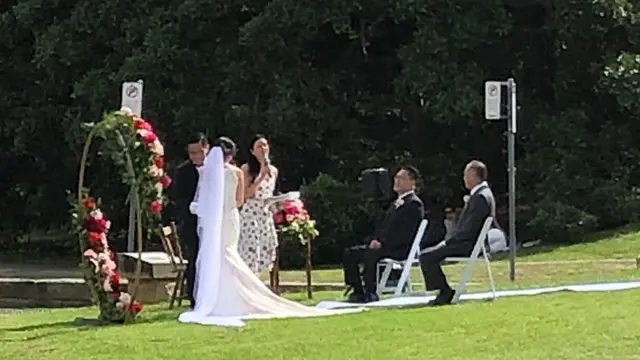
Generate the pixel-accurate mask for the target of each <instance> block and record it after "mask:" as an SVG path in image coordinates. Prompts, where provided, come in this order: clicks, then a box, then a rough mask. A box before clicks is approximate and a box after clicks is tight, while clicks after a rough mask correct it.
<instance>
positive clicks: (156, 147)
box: [149, 139, 164, 156]
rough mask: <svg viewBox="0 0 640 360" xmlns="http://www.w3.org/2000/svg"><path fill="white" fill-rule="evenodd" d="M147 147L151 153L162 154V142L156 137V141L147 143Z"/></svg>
mask: <svg viewBox="0 0 640 360" xmlns="http://www.w3.org/2000/svg"><path fill="white" fill-rule="evenodd" d="M149 149H150V150H151V152H152V153H154V154H156V155H158V156H163V155H164V146H162V143H161V142H160V140H158V139H156V141H154V142H152V143H150V144H149Z"/></svg>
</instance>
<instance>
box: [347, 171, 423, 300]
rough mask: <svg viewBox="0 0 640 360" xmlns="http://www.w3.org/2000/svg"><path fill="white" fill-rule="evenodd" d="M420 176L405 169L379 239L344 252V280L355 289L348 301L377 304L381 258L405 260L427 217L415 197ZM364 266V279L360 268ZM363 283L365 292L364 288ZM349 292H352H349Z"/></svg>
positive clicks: (399, 174) (396, 183) (397, 180)
mask: <svg viewBox="0 0 640 360" xmlns="http://www.w3.org/2000/svg"><path fill="white" fill-rule="evenodd" d="M419 177H420V174H419V173H418V170H417V169H416V168H414V167H413V166H403V167H401V168H400V170H399V171H398V172H397V173H396V175H395V176H394V177H393V191H395V192H396V193H397V194H398V198H397V200H396V201H394V203H393V204H392V206H391V207H390V208H389V211H387V214H386V216H385V218H384V220H383V222H382V227H381V229H380V231H378V234H377V236H376V237H375V238H374V239H373V240H371V241H370V242H369V244H367V245H357V246H353V247H350V248H348V249H346V250H345V252H344V257H343V260H342V261H343V263H342V266H343V269H344V281H345V284H346V285H347V286H348V287H349V288H350V290H353V293H351V294H350V295H349V299H348V301H349V302H371V301H377V300H378V295H377V292H376V288H377V285H378V284H376V270H377V269H376V267H377V266H376V265H377V263H378V261H380V259H383V258H391V259H395V260H404V259H406V258H407V256H408V255H409V250H410V249H411V243H412V242H413V239H414V237H415V234H416V231H417V229H418V226H419V225H420V222H421V221H422V218H423V216H424V206H423V205H422V201H421V200H420V198H419V197H418V196H417V195H416V193H415V190H416V182H417V181H418V180H419ZM360 264H363V265H364V269H363V271H362V278H361V277H360V271H359V269H358V268H359V265H360ZM362 280H364V289H363V286H362ZM348 291H349V290H348Z"/></svg>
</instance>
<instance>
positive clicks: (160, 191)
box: [155, 182, 164, 198]
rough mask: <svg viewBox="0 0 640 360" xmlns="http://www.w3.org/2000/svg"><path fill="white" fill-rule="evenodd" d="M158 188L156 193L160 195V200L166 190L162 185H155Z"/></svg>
mask: <svg viewBox="0 0 640 360" xmlns="http://www.w3.org/2000/svg"><path fill="white" fill-rule="evenodd" d="M155 188H156V193H157V194H158V198H161V197H162V191H163V190H164V186H162V183H159V182H157V183H156V185H155Z"/></svg>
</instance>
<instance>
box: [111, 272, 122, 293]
mask: <svg viewBox="0 0 640 360" xmlns="http://www.w3.org/2000/svg"><path fill="white" fill-rule="evenodd" d="M109 282H110V283H111V287H112V288H113V289H114V290H113V291H116V292H117V290H116V289H117V288H118V285H120V274H118V273H117V272H114V273H113V274H111V280H110V281H109Z"/></svg>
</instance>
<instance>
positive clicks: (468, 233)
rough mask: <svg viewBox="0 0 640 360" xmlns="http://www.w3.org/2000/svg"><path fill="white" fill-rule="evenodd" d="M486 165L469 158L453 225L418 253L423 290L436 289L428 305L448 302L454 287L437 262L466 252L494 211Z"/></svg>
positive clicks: (471, 246) (473, 243) (468, 251)
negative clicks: (464, 191)
mask: <svg viewBox="0 0 640 360" xmlns="http://www.w3.org/2000/svg"><path fill="white" fill-rule="evenodd" d="M486 180H487V167H486V166H485V165H484V164H483V163H482V162H480V161H477V160H474V161H471V162H470V163H469V164H467V166H466V167H465V169H464V185H465V187H466V188H467V189H468V190H469V191H470V192H469V196H470V197H469V201H468V202H467V203H466V204H465V206H464V209H462V213H461V214H460V218H459V219H458V222H457V223H456V226H455V228H454V229H453V231H452V232H451V236H449V237H448V238H447V239H446V240H444V241H442V242H440V243H439V244H437V245H435V246H432V247H430V248H427V249H425V250H423V251H422V254H421V255H420V267H421V268H422V275H423V277H424V281H425V286H426V289H427V291H433V290H439V291H440V292H439V293H438V296H437V297H436V298H435V299H434V300H431V301H430V302H429V305H430V306H440V305H448V304H451V300H453V295H454V290H453V289H452V288H451V287H450V286H449V283H448V282H447V278H446V277H445V275H444V273H443V272H442V266H441V262H442V260H444V259H445V258H447V257H455V256H460V257H462V256H465V257H466V256H469V255H470V254H471V251H473V247H474V245H475V243H476V240H477V239H478V235H480V231H481V230H482V226H483V225H484V222H485V220H486V219H487V217H489V216H491V215H492V214H494V213H495V200H494V198H493V193H492V192H491V189H490V188H489V185H488V184H487V182H486Z"/></svg>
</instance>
